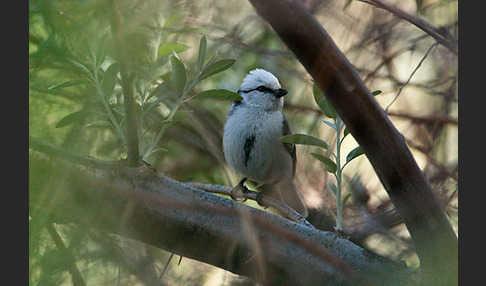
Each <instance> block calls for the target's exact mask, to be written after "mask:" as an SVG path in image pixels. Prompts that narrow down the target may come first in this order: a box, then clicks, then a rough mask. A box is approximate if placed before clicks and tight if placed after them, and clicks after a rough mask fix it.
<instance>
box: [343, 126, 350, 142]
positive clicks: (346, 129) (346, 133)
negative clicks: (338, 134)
mask: <svg viewBox="0 0 486 286" xmlns="http://www.w3.org/2000/svg"><path fill="white" fill-rule="evenodd" d="M349 133H350V132H349V129H348V127H345V128H344V132H343V139H344V137H346V136H347V135H348V134H349Z"/></svg>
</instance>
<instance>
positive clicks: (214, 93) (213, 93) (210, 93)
mask: <svg viewBox="0 0 486 286" xmlns="http://www.w3.org/2000/svg"><path fill="white" fill-rule="evenodd" d="M196 98H201V99H203V98H212V99H217V100H242V99H243V98H242V97H241V96H240V95H239V94H237V93H235V92H232V91H229V90H226V89H210V90H205V91H202V92H200V93H198V94H197V95H196Z"/></svg>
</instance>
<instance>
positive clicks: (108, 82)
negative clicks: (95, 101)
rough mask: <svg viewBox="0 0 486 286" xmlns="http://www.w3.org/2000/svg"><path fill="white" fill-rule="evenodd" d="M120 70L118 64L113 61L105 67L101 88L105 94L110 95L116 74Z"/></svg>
mask: <svg viewBox="0 0 486 286" xmlns="http://www.w3.org/2000/svg"><path fill="white" fill-rule="evenodd" d="M119 71H120V64H118V63H114V64H112V65H111V66H110V67H109V68H107V69H106V71H105V73H104V76H103V83H102V89H103V93H104V94H105V96H110V95H111V94H112V93H113V89H114V88H115V84H116V75H117V74H118V72H119Z"/></svg>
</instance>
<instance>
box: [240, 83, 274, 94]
mask: <svg viewBox="0 0 486 286" xmlns="http://www.w3.org/2000/svg"><path fill="white" fill-rule="evenodd" d="M255 90H258V91H261V92H269V93H275V90H273V89H271V88H269V87H266V86H264V85H260V86H259V87H257V88H253V89H247V90H238V93H239V92H243V93H248V92H252V91H255Z"/></svg>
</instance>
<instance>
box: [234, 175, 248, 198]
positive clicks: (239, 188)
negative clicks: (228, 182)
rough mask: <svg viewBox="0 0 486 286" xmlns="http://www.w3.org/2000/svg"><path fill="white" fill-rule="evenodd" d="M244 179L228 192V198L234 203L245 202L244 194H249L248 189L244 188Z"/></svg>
mask: <svg viewBox="0 0 486 286" xmlns="http://www.w3.org/2000/svg"><path fill="white" fill-rule="evenodd" d="M245 181H246V178H243V179H241V181H240V182H239V183H238V185H236V186H235V187H234V188H233V189H232V190H231V192H230V196H231V198H232V199H233V200H235V201H241V202H245V201H246V200H247V197H246V196H245V193H247V192H249V190H248V188H247V187H246V186H245Z"/></svg>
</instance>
